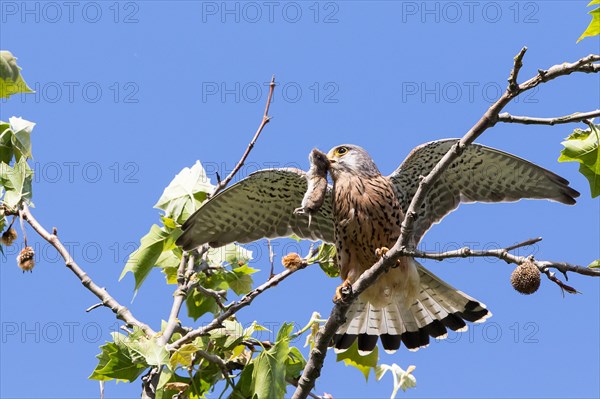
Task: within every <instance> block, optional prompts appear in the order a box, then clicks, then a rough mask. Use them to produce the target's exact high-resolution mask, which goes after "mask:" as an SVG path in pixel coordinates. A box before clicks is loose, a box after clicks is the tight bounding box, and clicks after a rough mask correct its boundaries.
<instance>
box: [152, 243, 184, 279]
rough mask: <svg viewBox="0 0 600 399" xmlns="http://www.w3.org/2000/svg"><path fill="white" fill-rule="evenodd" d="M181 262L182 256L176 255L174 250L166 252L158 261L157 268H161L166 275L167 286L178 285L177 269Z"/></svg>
mask: <svg viewBox="0 0 600 399" xmlns="http://www.w3.org/2000/svg"><path fill="white" fill-rule="evenodd" d="M180 262H181V255H180V256H177V255H175V252H174V250H172V251H165V252H163V253H162V254H160V256H159V257H158V259H157V260H156V267H160V268H161V269H162V272H163V273H164V274H165V277H166V279H167V284H177V269H179V263H180Z"/></svg>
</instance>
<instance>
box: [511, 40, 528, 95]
mask: <svg viewBox="0 0 600 399" xmlns="http://www.w3.org/2000/svg"><path fill="white" fill-rule="evenodd" d="M526 52H527V47H523V48H522V49H521V51H519V54H517V55H516V56H515V59H514V64H513V69H512V71H510V75H509V77H508V90H510V91H514V90H516V89H517V88H518V87H519V83H518V82H517V79H518V77H519V71H520V70H521V68H522V67H523V57H524V56H525V53H526Z"/></svg>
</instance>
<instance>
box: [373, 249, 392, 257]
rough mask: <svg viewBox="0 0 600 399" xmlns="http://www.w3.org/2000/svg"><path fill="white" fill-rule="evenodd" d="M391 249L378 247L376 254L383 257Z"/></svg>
mask: <svg viewBox="0 0 600 399" xmlns="http://www.w3.org/2000/svg"><path fill="white" fill-rule="evenodd" d="M389 251H390V249H389V248H388V247H381V248H377V249H376V250H375V255H377V257H379V258H383V257H384V256H385V255H386V254H387V253H388V252H389Z"/></svg>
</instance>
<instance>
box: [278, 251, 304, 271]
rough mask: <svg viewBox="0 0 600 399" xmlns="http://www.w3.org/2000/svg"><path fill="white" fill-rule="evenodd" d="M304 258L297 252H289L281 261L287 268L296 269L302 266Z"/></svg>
mask: <svg viewBox="0 0 600 399" xmlns="http://www.w3.org/2000/svg"><path fill="white" fill-rule="evenodd" d="M302 262H304V260H303V259H302V258H301V257H300V255H298V254H297V253H295V252H292V253H289V254H287V255H286V256H284V257H283V258H282V259H281V263H282V264H283V266H284V267H285V268H286V269H291V270H296V269H298V268H299V267H300V266H302Z"/></svg>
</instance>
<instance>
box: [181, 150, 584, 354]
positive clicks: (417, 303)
mask: <svg viewBox="0 0 600 399" xmlns="http://www.w3.org/2000/svg"><path fill="white" fill-rule="evenodd" d="M456 142H457V139H446V140H438V141H433V142H430V143H426V144H423V145H421V146H419V147H417V148H415V149H414V150H413V151H412V152H411V153H410V154H409V155H408V157H407V158H406V159H405V160H404V162H403V163H402V164H401V165H400V166H399V167H398V169H396V170H395V171H394V172H393V173H392V174H391V175H389V176H383V175H382V174H381V173H380V172H379V170H378V168H377V166H376V165H375V163H374V162H373V160H372V159H371V157H370V156H369V154H368V153H367V152H366V151H365V150H364V149H362V148H361V147H358V146H356V145H340V146H337V147H334V148H333V149H332V150H331V151H329V153H328V154H327V159H328V160H329V166H328V171H329V173H330V175H331V178H332V180H333V187H332V186H330V185H328V186H327V187H326V191H325V199H324V201H323V204H322V205H321V207H320V209H319V210H318V211H315V212H308V213H302V212H294V210H297V209H298V207H299V206H300V205H301V203H302V205H304V204H305V203H306V199H305V200H304V201H303V197H304V195H305V193H306V192H307V188H308V186H309V184H308V181H309V179H310V178H311V176H310V175H307V174H306V173H305V172H303V171H301V170H298V169H290V168H288V169H269V170H261V171H258V172H255V173H253V174H251V175H249V176H248V177H247V178H245V179H243V180H241V181H240V182H238V183H236V184H234V185H232V186H231V187H229V188H227V189H226V190H224V191H222V192H221V193H219V194H217V195H215V196H214V197H213V198H211V199H210V200H209V201H207V202H206V203H204V204H203V205H202V206H201V207H200V208H199V209H198V210H197V211H196V213H194V214H193V215H192V216H190V218H189V219H188V220H187V221H186V222H185V223H184V224H183V226H182V229H183V234H182V235H181V236H180V237H179V239H178V240H177V244H178V245H180V246H182V247H183V249H184V250H191V249H194V248H196V247H198V246H200V245H203V244H206V243H208V244H209V245H211V246H213V247H216V246H222V245H225V244H228V243H231V242H238V243H248V242H251V241H255V240H257V239H260V238H263V237H267V238H275V237H286V236H290V235H292V234H295V235H297V236H299V237H301V238H305V239H309V240H322V241H324V242H328V243H334V244H335V246H336V250H337V264H338V266H339V267H340V274H341V277H342V279H343V280H344V283H343V284H342V285H349V284H352V283H354V282H355V281H356V280H357V279H358V277H359V276H360V275H361V274H362V273H363V272H364V271H365V270H367V269H368V268H370V267H371V266H372V265H373V264H374V263H375V262H376V261H377V260H378V259H379V256H378V252H377V250H378V249H381V248H385V247H392V246H393V245H394V244H395V242H396V240H397V239H398V237H399V235H400V225H401V223H402V221H403V218H404V215H405V213H406V211H407V208H408V206H409V203H410V201H411V199H412V197H413V195H414V194H415V192H416V190H417V187H418V185H419V181H420V177H421V176H425V175H427V174H428V173H429V172H430V171H431V169H432V168H433V167H434V166H435V165H436V164H437V162H438V161H439V160H440V159H441V158H442V156H443V155H444V154H445V153H446V152H447V151H448V150H449V149H450V147H451V146H452V145H453V144H455V143H456ZM577 196H579V193H578V192H577V191H575V190H573V189H572V188H571V187H569V182H568V181H567V180H565V179H563V178H562V177H560V176H558V175H556V174H554V173H552V172H550V171H548V170H546V169H544V168H541V167H539V166H537V165H534V164H533V163H531V162H528V161H526V160H524V159H521V158H518V157H516V156H514V155H511V154H508V153H505V152H502V151H499V150H496V149H493V148H489V147H485V146H483V145H478V144H472V145H469V146H467V147H466V148H465V149H464V151H463V153H462V154H461V156H460V157H459V158H457V159H456V160H455V161H453V163H452V164H451V165H450V167H449V168H448V169H447V170H445V171H444V173H443V174H442V175H441V177H440V178H439V179H438V180H437V181H436V182H435V183H434V184H433V186H432V187H431V189H430V190H429V191H428V193H427V194H426V199H425V201H424V202H423V204H422V205H421V207H420V208H419V209H418V211H417V213H416V219H415V223H414V230H413V238H414V241H413V242H412V243H411V244H413V245H417V244H418V243H419V241H420V240H421V238H422V237H423V235H424V234H425V232H426V231H427V230H428V229H429V228H430V227H431V226H432V225H433V224H434V223H437V222H439V221H440V220H441V219H442V218H443V217H444V216H445V215H447V214H448V213H450V212H451V211H453V210H454V209H456V208H457V207H458V205H459V204H460V203H467V202H475V201H479V202H510V201H517V200H519V199H521V198H532V199H533V198H535V199H548V200H552V201H557V202H561V203H563V204H569V205H571V204H574V203H575V198H576V197H577ZM398 263H399V264H398V267H395V268H392V269H390V270H389V271H388V272H387V273H385V274H383V275H382V276H381V277H380V278H379V279H378V280H377V281H376V282H375V283H374V284H373V285H372V286H370V287H369V288H368V289H366V290H365V291H364V292H363V293H362V294H361V295H360V296H359V297H358V298H357V299H356V300H355V301H354V303H353V304H352V305H351V306H350V308H349V310H348V312H347V315H346V322H345V324H344V325H342V327H340V329H339V330H338V331H337V332H336V335H335V338H334V346H335V349H336V350H338V351H343V350H346V349H348V348H349V347H350V346H351V345H352V343H353V342H354V341H355V340H357V339H358V350H359V352H360V353H368V352H370V351H372V350H373V349H374V348H375V346H376V344H377V340H378V338H380V339H381V342H382V346H383V348H384V349H385V350H386V351H387V352H394V351H396V350H397V349H398V348H399V347H400V345H401V343H404V345H405V346H406V347H407V348H408V349H410V350H416V349H418V348H420V347H424V346H427V344H428V343H429V337H430V336H431V337H434V338H443V337H445V336H446V334H447V330H446V328H450V329H451V330H454V331H464V330H466V323H465V321H469V322H481V321H484V320H485V319H486V318H488V317H489V316H490V315H491V313H490V312H489V311H488V310H487V309H486V307H485V305H484V304H482V303H480V302H479V301H477V300H476V299H474V298H472V297H470V296H468V295H466V294H465V293H463V292H461V291H459V290H456V289H455V288H453V287H451V286H450V285H448V284H447V283H445V282H444V281H442V280H441V279H439V278H438V277H436V276H435V275H433V274H432V273H431V272H430V271H428V270H427V269H425V268H424V267H423V266H422V265H420V264H419V263H418V262H417V261H416V260H415V259H413V258H411V257H402V258H400V260H399V262H398Z"/></svg>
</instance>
